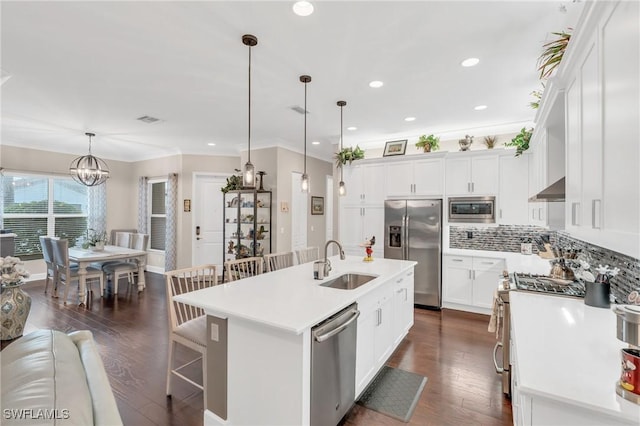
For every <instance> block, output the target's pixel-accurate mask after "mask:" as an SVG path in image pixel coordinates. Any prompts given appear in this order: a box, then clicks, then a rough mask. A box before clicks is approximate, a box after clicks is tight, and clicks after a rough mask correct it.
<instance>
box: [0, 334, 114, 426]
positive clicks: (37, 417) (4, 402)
mask: <svg viewBox="0 0 640 426" xmlns="http://www.w3.org/2000/svg"><path fill="white" fill-rule="evenodd" d="M0 363H1V366H2V370H1V372H2V376H1V380H2V382H1V383H2V399H1V403H0V406H1V408H2V410H1V412H0V423H1V424H2V425H3V426H4V425H22V426H26V425H65V426H67V425H69V426H70V425H78V426H88V425H103V426H118V425H122V420H121V418H120V413H119V412H118V407H117V405H116V401H115V398H114V396H113V392H112V391H111V386H110V385H109V378H108V377H107V373H106V372H105V370H104V366H103V364H102V359H101V358H100V354H99V353H98V348H97V346H96V344H95V341H94V340H93V335H92V334H91V332H90V331H87V330H83V331H76V332H72V333H69V334H65V333H63V332H60V331H55V330H38V331H34V332H33V333H29V334H27V335H25V336H23V337H21V338H20V339H18V340H16V341H15V342H12V343H11V344H9V345H8V346H7V347H6V348H5V349H4V350H3V351H2V352H0Z"/></svg>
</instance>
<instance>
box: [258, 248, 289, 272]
mask: <svg viewBox="0 0 640 426" xmlns="http://www.w3.org/2000/svg"><path fill="white" fill-rule="evenodd" d="M264 264H265V266H266V268H267V271H266V272H271V271H277V270H278V269H284V268H288V267H289V266H293V252H292V251H288V252H283V253H272V254H265V255H264Z"/></svg>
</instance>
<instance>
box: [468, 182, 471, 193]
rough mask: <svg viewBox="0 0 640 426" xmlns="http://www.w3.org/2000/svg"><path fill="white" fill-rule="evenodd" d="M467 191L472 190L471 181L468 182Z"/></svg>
mask: <svg viewBox="0 0 640 426" xmlns="http://www.w3.org/2000/svg"><path fill="white" fill-rule="evenodd" d="M467 192H471V182H467Z"/></svg>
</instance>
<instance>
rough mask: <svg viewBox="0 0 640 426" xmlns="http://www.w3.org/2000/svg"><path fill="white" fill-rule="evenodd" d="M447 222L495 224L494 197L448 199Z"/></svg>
mask: <svg viewBox="0 0 640 426" xmlns="http://www.w3.org/2000/svg"><path fill="white" fill-rule="evenodd" d="M449 222H454V223H455V222H465V223H495V222H496V197H451V198H449Z"/></svg>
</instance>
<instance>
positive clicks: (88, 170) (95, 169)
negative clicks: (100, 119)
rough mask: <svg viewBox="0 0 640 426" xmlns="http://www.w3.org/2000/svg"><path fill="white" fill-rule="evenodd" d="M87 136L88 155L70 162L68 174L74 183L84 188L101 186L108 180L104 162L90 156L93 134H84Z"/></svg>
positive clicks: (107, 170) (107, 169)
mask: <svg viewBox="0 0 640 426" xmlns="http://www.w3.org/2000/svg"><path fill="white" fill-rule="evenodd" d="M85 135H87V136H89V155H83V156H82V157H78V158H76V159H75V160H73V161H72V162H71V165H70V166H69V174H70V175H71V177H72V178H73V180H75V181H76V182H78V183H80V184H82V185H85V186H96V185H101V184H103V183H105V182H106V181H107V179H109V168H108V167H107V163H105V162H104V160H101V159H100V158H98V157H94V156H93V155H91V138H92V137H94V136H95V134H94V133H85Z"/></svg>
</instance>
